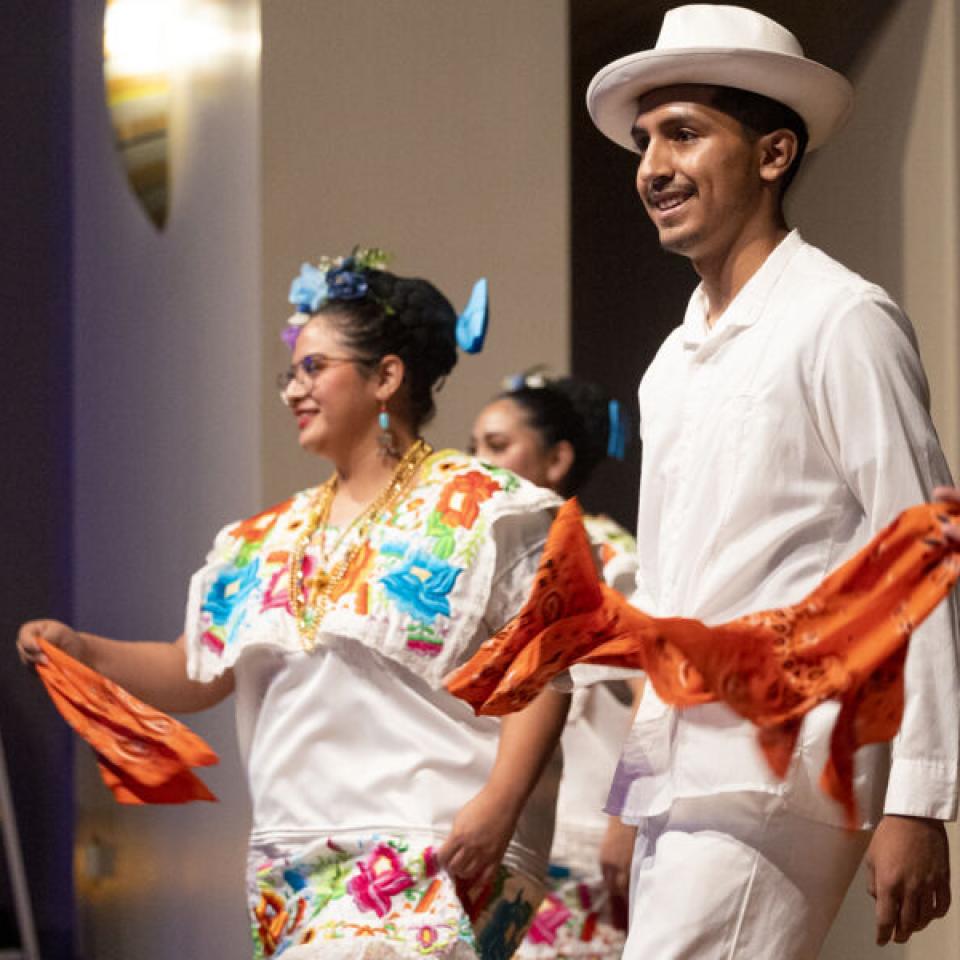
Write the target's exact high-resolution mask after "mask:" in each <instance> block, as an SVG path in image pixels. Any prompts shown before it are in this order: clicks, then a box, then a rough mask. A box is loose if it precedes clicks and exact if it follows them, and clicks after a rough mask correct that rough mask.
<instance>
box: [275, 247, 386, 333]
mask: <svg viewBox="0 0 960 960" xmlns="http://www.w3.org/2000/svg"><path fill="white" fill-rule="evenodd" d="M389 259H390V258H389V255H388V254H387V253H386V252H385V251H383V250H381V249H380V248H379V247H370V248H366V247H354V248H353V253H351V254H350V256H349V257H337V258H336V259H332V258H330V257H321V258H320V262H319V263H318V264H317V265H316V266H314V265H313V264H312V263H304V264H303V265H302V266H301V267H300V273H299V274H298V275H297V276H296V277H294V278H293V282H292V283H291V284H290V294H289V300H290V302H291V303H292V304H293V305H294V306H295V307H296V308H297V311H296V313H294V314H293V316H291V317H290V318H289V319H288V320H287V326H286V329H285V330H284V331H283V333H282V334H281V336H282V337H283V342H284V343H286V345H287V346H288V347H289V348H290V349H291V350H292V349H293V345H294V344H295V343H296V342H297V337H298V336H299V334H300V328H301V327H302V326H303V325H304V324H305V323H306V322H307V321H308V320H309V319H310V318H311V317H312V316H313V315H314V314H315V313H317V312H318V311H319V310H321V309H322V308H323V307H324V306H325V305H326V304H328V303H330V302H332V301H334V300H360V299H362V298H363V297H365V296H366V295H367V293H368V292H369V289H370V285H369V284H368V283H367V278H366V273H367V271H368V270H382V269H383V268H384V267H385V266H386V265H387V262H388V260H389ZM385 309H386V311H387V312H388V313H391V312H392V311H391V309H390V307H389V305H386V306H385Z"/></svg>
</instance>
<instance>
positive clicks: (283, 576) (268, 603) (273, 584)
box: [260, 554, 315, 613]
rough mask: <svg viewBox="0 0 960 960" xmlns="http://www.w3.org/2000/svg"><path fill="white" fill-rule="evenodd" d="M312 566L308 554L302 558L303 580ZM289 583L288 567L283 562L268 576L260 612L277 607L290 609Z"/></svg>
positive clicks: (309, 575)
mask: <svg viewBox="0 0 960 960" xmlns="http://www.w3.org/2000/svg"><path fill="white" fill-rule="evenodd" d="M314 566H315V564H314V559H313V557H311V556H310V555H309V554H308V555H307V556H305V557H304V558H303V577H304V579H305V580H307V579H309V578H310V577H311V576H312V574H313V568H314ZM289 583H290V568H289V567H288V566H287V565H286V564H284V565H283V566H282V567H281V568H280V569H279V570H277V572H276V573H275V574H274V575H273V576H272V577H271V578H270V583H269V584H267V589H266V590H265V591H264V593H263V606H262V607H261V608H260V612H261V613H265V612H266V611H267V610H274V609H276V608H277V607H279V608H280V609H281V610H287V611H289V610H290V591H289V589H288V586H289Z"/></svg>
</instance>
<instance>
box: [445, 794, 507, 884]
mask: <svg viewBox="0 0 960 960" xmlns="http://www.w3.org/2000/svg"><path fill="white" fill-rule="evenodd" d="M518 814H519V811H518V810H516V809H514V807H513V805H511V804H510V803H508V802H505V801H504V799H503V798H502V797H500V796H499V795H498V794H497V792H496V791H495V790H492V789H491V788H490V787H489V786H487V787H484V788H483V790H481V791H480V792H479V793H478V794H477V795H476V796H475V797H474V798H473V799H472V800H470V801H469V802H468V803H467V804H466V805H464V806H463V807H462V808H461V810H460V812H459V813H458V814H457V815H456V817H455V818H454V821H453V827H452V829H451V830H450V834H449V836H448V837H447V839H446V840H445V841H444V843H443V846H442V847H440V849H439V850H438V851H437V860H438V862H439V863H440V866H442V867H444V868H445V869H446V871H447V872H448V873H449V874H450V875H451V876H453V877H454V879H457V880H460V881H462V882H463V884H464V886H465V887H466V888H467V889H468V890H471V889H477V888H479V887H482V886H483V884H484V883H485V882H486V881H487V880H489V879H490V878H491V877H492V876H493V872H494V870H495V869H496V868H497V866H498V865H499V864H500V861H501V860H503V855H504V853H505V852H506V849H507V844H509V843H510V838H511V837H512V836H513V831H514V830H515V829H516V825H517V816H518Z"/></svg>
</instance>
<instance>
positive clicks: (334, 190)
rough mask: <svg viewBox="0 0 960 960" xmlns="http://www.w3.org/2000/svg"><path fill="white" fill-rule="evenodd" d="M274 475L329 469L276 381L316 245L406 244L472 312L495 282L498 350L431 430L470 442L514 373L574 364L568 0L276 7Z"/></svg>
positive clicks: (267, 226)
mask: <svg viewBox="0 0 960 960" xmlns="http://www.w3.org/2000/svg"><path fill="white" fill-rule="evenodd" d="M263 33H264V48H263V176H264V229H263V249H264V268H263V269H264V274H263V277H264V284H263V288H264V334H263V335H264V338H265V346H264V358H265V360H266V362H267V368H266V371H265V372H269V374H271V376H268V377H267V378H266V381H265V394H264V413H263V418H264V419H263V424H264V431H263V435H264V443H265V447H264V486H265V489H266V491H267V495H268V496H269V497H273V498H280V497H283V496H286V495H287V494H288V493H289V492H290V491H291V490H293V489H296V488H297V487H298V486H303V485H306V484H309V483H314V482H316V479H317V474H318V471H321V472H322V471H324V470H325V467H324V465H322V464H320V463H317V462H315V461H314V460H313V459H312V458H310V457H308V456H307V455H304V454H301V453H299V451H298V449H297V446H296V441H295V434H294V430H293V425H292V422H291V419H290V417H289V415H287V414H286V412H285V411H284V410H283V408H282V407H281V406H280V404H279V402H278V401H277V399H276V396H275V394H274V392H273V389H272V374H273V373H274V372H275V371H276V370H278V369H280V368H281V367H282V366H283V365H284V364H285V363H287V362H288V358H287V355H286V353H285V349H284V347H283V346H282V344H281V343H280V341H279V339H278V337H279V331H280V329H281V328H282V325H283V321H284V319H285V317H286V316H287V314H288V313H289V310H290V308H289V306H288V304H287V300H286V297H287V290H288V288H289V284H290V280H291V278H292V277H293V275H294V274H295V273H296V272H297V270H298V269H299V265H300V263H301V261H303V260H309V259H316V258H317V257H319V256H320V255H322V254H339V253H346V252H349V250H350V248H351V247H352V246H353V245H354V244H357V243H359V244H361V245H364V246H381V247H385V248H386V249H388V250H390V251H392V252H393V253H394V254H395V256H396V259H395V261H394V264H393V266H394V268H395V269H396V270H397V272H400V273H407V274H415V275H420V276H425V277H427V278H428V279H430V280H432V281H434V282H435V283H436V284H437V285H438V286H439V287H440V288H441V289H442V290H443V291H444V292H445V293H446V294H447V295H448V296H449V297H450V299H451V300H452V301H453V302H454V305H455V306H456V307H457V308H458V309H459V308H460V307H462V306H463V305H464V303H465V302H466V298H467V296H468V295H469V292H470V289H471V286H472V283H473V281H474V280H475V279H476V278H477V277H478V276H481V275H486V276H487V277H488V278H489V280H490V290H491V303H492V323H491V330H490V335H489V339H488V347H487V349H486V350H485V351H484V353H483V354H481V355H479V356H476V357H461V361H460V363H459V364H458V366H457V369H456V370H455V371H454V373H453V375H452V376H451V377H450V378H449V380H448V382H447V384H446V385H445V387H444V388H443V391H442V393H441V394H440V396H439V403H438V406H439V410H440V412H439V415H438V417H437V419H436V421H435V422H434V424H432V425H431V427H430V428H429V429H428V431H427V433H428V436H429V437H430V439H431V440H432V441H433V442H434V443H435V444H444V445H458V446H462V445H463V444H464V443H465V442H466V440H467V437H468V434H469V429H470V424H471V422H472V417H473V414H474V412H475V411H476V410H477V409H478V408H479V407H480V405H481V404H482V403H483V402H484V400H485V399H486V398H487V397H489V396H490V395H491V394H492V393H493V392H495V391H496V389H497V386H498V383H499V379H500V378H501V376H503V375H504V374H505V373H509V372H513V371H517V370H520V369H522V368H523V367H524V366H527V365H530V364H532V363H535V362H538V361H544V362H547V363H550V364H551V365H553V366H554V367H555V368H556V369H558V370H565V369H566V363H567V345H568V334H567V328H568V282H567V276H568V273H569V270H568V264H567V251H568V232H569V226H568V218H569V214H568V208H569V203H568V190H569V186H568V181H569V169H568V159H567V157H568V146H567V102H566V97H565V91H566V88H567V74H566V70H567V67H566V62H567V17H566V4H565V3H559V2H558V3H516V2H515V0H485V2H483V3H476V2H474V0H442V2H438V0H416V2H406V3H353V4H340V3H322V4H321V3H316V2H313V0H283V2H277V0H267V2H265V3H264V5H263Z"/></svg>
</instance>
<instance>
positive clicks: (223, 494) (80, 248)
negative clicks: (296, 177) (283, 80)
mask: <svg viewBox="0 0 960 960" xmlns="http://www.w3.org/2000/svg"><path fill="white" fill-rule="evenodd" d="M184 9H185V11H186V12H187V13H188V14H189V15H191V16H192V15H195V14H201V13H214V14H218V15H220V16H221V17H224V18H225V19H226V22H225V23H224V26H225V27H229V31H230V33H231V35H239V34H244V35H245V34H249V33H250V32H251V31H254V32H255V31H256V27H257V15H258V9H257V4H256V2H255V0H220V2H211V0H189V2H188V3H186V4H185V5H184ZM102 20H103V5H102V3H91V2H89V0H77V2H75V3H74V4H73V53H74V65H73V78H72V79H73V84H72V86H73V98H74V100H73V106H74V117H75V122H74V127H73V152H74V164H73V174H74V191H73V201H74V213H75V222H74V225H73V241H74V242H73V249H74V258H75V259H74V264H73V271H74V278H73V299H74V318H75V330H76V337H75V343H74V350H75V382H74V400H75V423H74V430H75V437H76V440H75V475H74V489H75V494H74V509H75V517H76V528H75V531H74V539H75V576H74V583H73V590H74V595H75V597H76V605H75V609H76V620H77V623H78V624H80V625H82V626H83V627H85V628H86V629H89V630H94V631H98V632H103V633H105V634H107V635H112V636H120V637H125V638H130V639H157V640H168V639H172V638H174V637H176V636H177V634H178V633H179V632H180V631H181V629H182V627H183V609H184V602H185V597H186V585H187V580H188V578H189V575H190V573H191V572H192V571H193V570H194V569H195V568H196V567H197V566H199V565H200V564H201V563H202V562H203V557H204V555H205V553H206V551H207V550H208V549H209V545H210V542H211V541H212V538H213V534H214V533H215V532H216V530H217V529H218V528H219V527H220V526H221V525H222V524H224V523H225V522H227V521H228V520H229V519H231V518H235V517H237V516H246V515H249V514H250V513H251V512H252V511H254V510H255V509H256V508H257V507H258V506H259V505H260V504H261V502H262V494H261V491H260V473H259V471H260V438H259V419H258V416H259V405H260V396H259V373H260V362H259V349H260V333H259V299H260V272H259V267H260V224H259V162H258V133H259V131H258V113H257V110H258V76H257V63H256V58H255V56H254V57H252V56H250V55H243V54H239V53H236V54H232V55H226V56H224V57H223V58H221V59H218V60H217V61H215V62H213V63H210V64H209V65H208V66H206V67H202V68H201V67H199V66H198V67H196V68H189V69H187V68H184V69H183V70H182V71H181V72H180V73H179V74H178V75H177V79H176V90H175V97H174V104H173V112H172V144H171V146H172V177H173V193H172V205H171V213H170V218H169V221H168V224H167V227H166V229H165V230H164V232H163V233H157V232H156V230H155V229H154V227H153V226H152V225H151V224H150V222H149V221H148V220H147V218H146V216H145V215H144V213H143V212H142V210H141V209H140V208H139V206H138V204H137V202H136V201H135V200H134V198H133V195H132V193H131V191H130V189H129V188H128V186H127V183H126V178H125V174H124V172H123V170H122V168H121V165H120V163H119V161H118V158H117V156H116V154H115V150H114V147H113V135H112V131H111V129H110V126H109V119H108V116H107V111H106V107H105V104H104V96H103V76H102V71H101V67H100V56H101V50H102ZM50 386H52V385H50ZM191 724H192V725H193V726H194V727H195V728H196V729H197V730H198V731H199V732H200V733H201V734H202V735H204V736H205V737H207V738H208V739H209V740H210V742H211V743H212V744H213V745H214V746H215V748H216V749H217V750H218V751H219V752H220V754H221V758H222V762H221V766H220V767H218V768H217V769H214V770H211V771H209V772H204V774H203V779H204V780H205V781H206V782H207V783H208V784H210V786H211V787H212V789H213V790H214V792H216V793H217V794H218V795H219V796H220V798H221V802H220V803H219V804H216V805H214V804H199V803H198V804H191V805H189V806H187V807H166V808H133V807H120V806H118V805H117V804H115V803H114V802H113V800H112V798H111V797H110V795H109V794H108V792H107V790H106V788H105V787H104V786H103V784H102V783H100V781H99V778H98V777H97V774H96V771H95V769H94V767H93V763H92V759H91V755H90V753H89V752H87V751H83V750H78V790H77V802H78V824H77V838H78V845H79V849H80V851H81V852H83V851H88V850H90V849H91V848H90V846H89V845H90V844H91V843H93V842H94V841H96V843H97V844H98V846H99V848H100V849H101V850H102V851H105V853H106V856H105V857H104V862H105V863H106V866H107V872H108V875H107V876H105V877H101V878H99V879H94V878H91V877H90V876H89V875H87V874H86V873H85V872H84V871H83V870H81V871H80V873H79V876H78V892H79V896H80V902H79V904H78V913H79V922H80V927H81V946H82V949H83V955H84V956H85V957H87V958H89V960H133V958H136V960H171V958H173V957H183V958H195V957H196V958H199V957H209V958H211V960H214V958H217V960H219V958H225V957H236V958H240V957H244V956H249V952H250V946H249V934H248V933H247V920H246V917H245V904H244V893H243V880H242V877H243V869H244V852H245V835H246V831H247V824H248V812H247V800H246V788H245V783H244V780H243V777H242V773H241V771H240V768H239V763H238V759H237V755H236V748H235V735H234V728H233V717H232V706H231V705H230V704H226V705H224V706H223V707H221V708H219V709H217V710H215V711H212V712H210V713H208V714H204V715H202V716H198V717H195V718H192V719H191ZM79 861H80V864H81V865H85V864H87V863H88V862H89V861H88V860H87V858H85V857H82V856H81V857H80V858H79Z"/></svg>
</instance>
